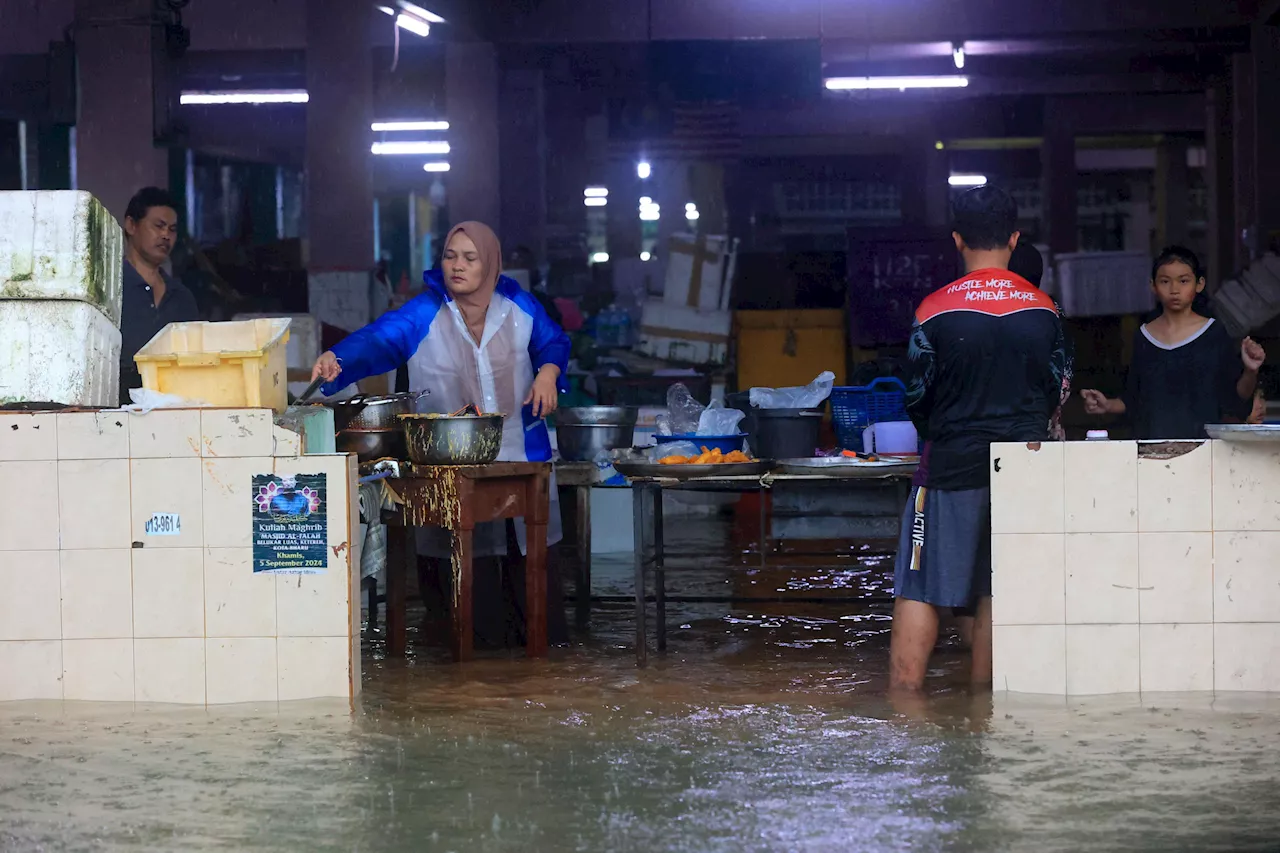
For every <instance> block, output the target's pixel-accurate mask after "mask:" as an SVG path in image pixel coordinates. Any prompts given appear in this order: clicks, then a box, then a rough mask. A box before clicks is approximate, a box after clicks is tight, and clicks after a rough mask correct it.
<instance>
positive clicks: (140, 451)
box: [129, 409, 202, 459]
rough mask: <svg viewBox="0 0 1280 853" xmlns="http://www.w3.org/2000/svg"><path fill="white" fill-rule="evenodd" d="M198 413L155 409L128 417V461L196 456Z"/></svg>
mask: <svg viewBox="0 0 1280 853" xmlns="http://www.w3.org/2000/svg"><path fill="white" fill-rule="evenodd" d="M201 436H202V433H201V430H200V410H199V409H155V410H153V411H150V412H147V413H146V414H139V413H131V414H130V415H129V458H131V459H183V458H192V459H198V458H199V457H200V442H201Z"/></svg>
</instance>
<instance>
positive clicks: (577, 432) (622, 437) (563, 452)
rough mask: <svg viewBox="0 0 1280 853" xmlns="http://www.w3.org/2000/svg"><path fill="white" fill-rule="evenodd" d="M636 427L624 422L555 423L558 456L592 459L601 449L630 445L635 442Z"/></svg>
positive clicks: (573, 460) (571, 458) (579, 460)
mask: <svg viewBox="0 0 1280 853" xmlns="http://www.w3.org/2000/svg"><path fill="white" fill-rule="evenodd" d="M635 433H636V427H635V424H634V423H632V424H630V425H624V424H566V423H560V424H557V425H556V445H557V447H559V449H560V457H561V458H562V459H565V460H566V461H569V462H591V461H594V460H595V458H596V457H597V456H599V455H600V452H601V451H603V450H617V449H618V448H620V447H630V446H631V445H632V444H633V443H634V442H635Z"/></svg>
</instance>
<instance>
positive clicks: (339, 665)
mask: <svg viewBox="0 0 1280 853" xmlns="http://www.w3.org/2000/svg"><path fill="white" fill-rule="evenodd" d="M348 643H349V640H348V638H347V635H346V634H343V635H342V636H338V637H280V638H279V639H278V640H277V641H276V650H277V658H278V661H279V685H280V686H279V690H280V701H281V702H288V701H292V700H295V699H319V698H323V697H326V696H340V695H342V693H343V691H346V690H349V686H348V685H349V681H348V679H349V671H348V665H347V646H348Z"/></svg>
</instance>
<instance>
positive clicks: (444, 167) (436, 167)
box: [422, 163, 449, 172]
mask: <svg viewBox="0 0 1280 853" xmlns="http://www.w3.org/2000/svg"><path fill="white" fill-rule="evenodd" d="M422 170H423V171H424V172H447V171H449V164H448V163H423V164H422Z"/></svg>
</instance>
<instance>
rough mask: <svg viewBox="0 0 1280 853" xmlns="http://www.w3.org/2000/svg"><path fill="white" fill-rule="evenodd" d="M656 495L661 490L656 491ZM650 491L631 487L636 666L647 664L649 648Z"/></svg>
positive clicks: (636, 485)
mask: <svg viewBox="0 0 1280 853" xmlns="http://www.w3.org/2000/svg"><path fill="white" fill-rule="evenodd" d="M657 491H658V494H659V495H661V494H662V490H661V489H658V490H657ZM652 502H653V497H652V493H651V489H650V487H649V485H648V484H646V483H635V484H634V485H633V486H632V487H631V517H632V522H633V529H634V531H635V552H636V666H644V665H645V664H646V663H648V658H649V648H648V640H647V639H646V634H647V632H646V631H645V625H644V610H645V601H644V599H645V591H644V567H645V563H646V562H647V561H648V558H649V548H648V543H649V523H648V521H649V520H648V515H649V509H650V508H651V507H652V506H653V503H652Z"/></svg>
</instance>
